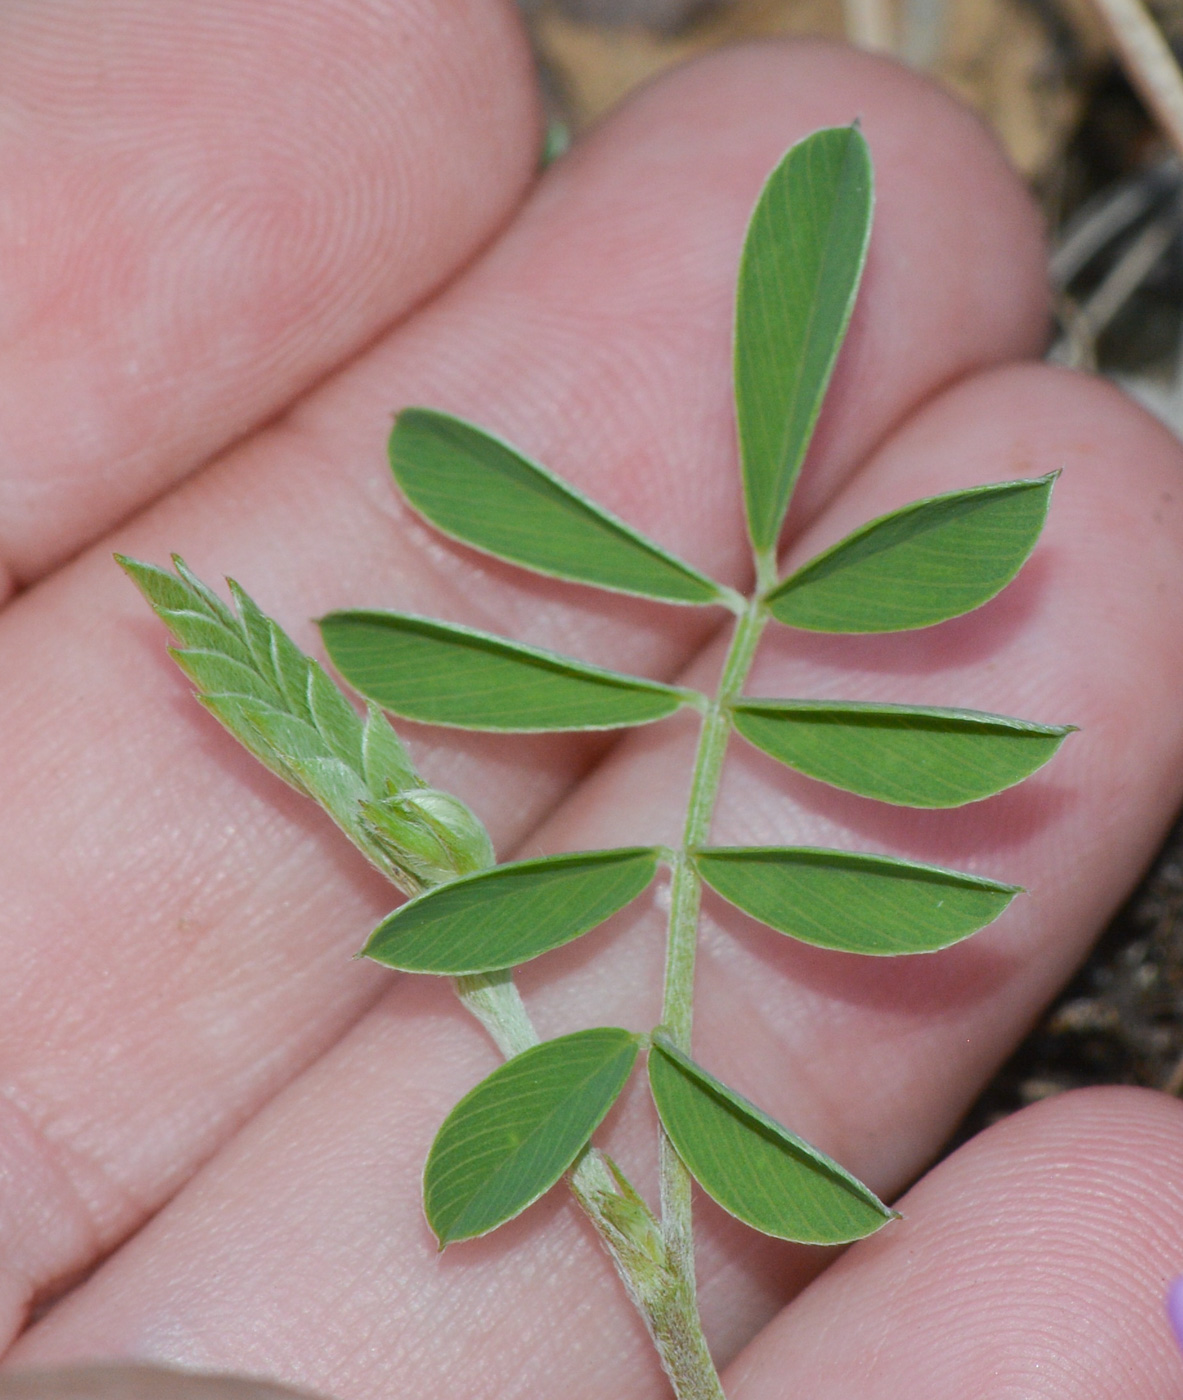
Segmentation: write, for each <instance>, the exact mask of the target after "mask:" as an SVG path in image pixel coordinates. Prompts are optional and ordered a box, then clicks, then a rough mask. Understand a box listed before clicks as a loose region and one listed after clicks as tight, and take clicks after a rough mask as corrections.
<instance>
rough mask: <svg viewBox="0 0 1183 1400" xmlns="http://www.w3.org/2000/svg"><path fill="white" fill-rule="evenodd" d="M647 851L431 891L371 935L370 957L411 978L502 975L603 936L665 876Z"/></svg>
mask: <svg viewBox="0 0 1183 1400" xmlns="http://www.w3.org/2000/svg"><path fill="white" fill-rule="evenodd" d="M657 861H658V852H657V851H656V850H652V849H649V848H648V847H626V848H623V849H621V850H613V851H579V852H575V853H574V854H568V855H558V856H545V857H543V858H542V859H539V860H521V861H515V862H513V863H512V864H509V865H498V866H495V867H494V868H493V869H492V870H485V871H482V872H481V873H480V874H477V875H469V876H466V877H465V878H464V879H460V880H454V881H452V882H451V883H450V884H446V885H441V886H440V888H439V889H435V890H429V891H428V892H427V893H426V894H423V895H420V896H419V898H418V899H413V900H411V901H410V903H408V904H404V905H403V907H402V908H401V909H396V910H395V912H394V913H393V914H391V915H390V916H389V918H387V919H384V920H383V921H382V923H380V924H379V925H378V927H377V928H376V929H375V930H374V932H373V933H372V934H371V935H370V940H369V942H368V943H367V944H366V946H365V948H364V949H363V950H362V951H363V952H364V954H365V956H366V957H367V958H373V959H374V961H375V962H380V963H385V964H386V966H387V967H397V968H399V969H401V970H402V971H403V972H435V973H446V974H447V975H448V976H451V977H458V976H462V975H465V974H470V973H476V972H498V971H500V970H501V969H503V968H508V967H516V966H517V965H518V964H519V963H524V962H528V961H529V960H530V959H531V958H536V957H538V956H539V954H541V953H548V952H550V950H551V949H552V948H559V947H562V945H563V944H564V943H570V942H571V941H572V940H573V939H576V938H579V937H580V936H581V935H582V934H585V933H587V932H589V931H590V930H591V929H593V928H596V927H598V926H599V925H600V924H602V923H603V922H604V920H605V919H607V918H610V917H611V916H612V915H613V914H615V913H616V912H617V910H619V909H623V908H624V906H625V905H626V904H629V903H631V901H632V900H634V899H636V897H637V896H638V895H639V894H640V893H641V891H642V890H644V889H645V888H646V887H647V886H648V885H649V883H650V882H651V881H652V879H653V876H654V875H655V874H656V872H657Z"/></svg>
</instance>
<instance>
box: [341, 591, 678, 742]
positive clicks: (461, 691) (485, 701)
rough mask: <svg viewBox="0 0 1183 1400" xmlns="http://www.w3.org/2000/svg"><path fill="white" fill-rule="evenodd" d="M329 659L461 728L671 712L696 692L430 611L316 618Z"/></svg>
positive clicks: (603, 725)
mask: <svg viewBox="0 0 1183 1400" xmlns="http://www.w3.org/2000/svg"><path fill="white" fill-rule="evenodd" d="M320 630H321V635H322V636H323V637H324V643H325V646H326V648H327V649H328V653H329V655H330V656H331V657H332V659H333V664H334V665H335V666H336V667H337V669H338V670H339V671H340V672H341V674H342V675H343V676H344V677H345V679H346V680H347V681H348V682H349V684H350V685H352V686H354V687H355V688H356V689H358V690H360V691H361V693H362V694H363V695H368V696H369V697H370V699H371V700H374V701H376V702H377V703H378V704H379V705H381V706H382V707H383V708H384V709H387V710H391V711H393V713H394V714H397V715H403V716H404V717H405V718H407V719H417V720H423V721H425V722H426V723H428V724H449V725H454V726H456V727H458V728H460V729H498V730H511V731H515V732H519V733H521V732H528V731H531V730H568V729H618V728H622V727H624V726H627V725H632V724H649V723H650V722H651V721H652V720H655V719H663V718H664V717H665V716H666V715H672V714H673V712H674V711H675V710H676V709H678V707H679V706H680V705H684V704H685V703H686V702H687V701H688V700H695V699H697V698H698V697H697V696H696V695H695V693H694V692H693V691H687V690H681V689H678V688H676V687H674V686H668V685H661V684H660V683H659V682H657V681H649V680H643V679H641V678H640V677H639V676H626V675H622V674H621V673H620V672H618V671H604V670H601V669H600V668H599V667H598V666H590V665H588V664H586V663H585V662H582V661H576V660H574V659H573V658H572V657H568V656H560V655H558V654H557V653H555V652H549V651H539V650H537V649H536V648H534V647H527V646H523V645H521V643H519V642H509V641H506V640H505V638H503V637H495V636H493V635H492V634H491V633H488V632H475V631H473V630H472V629H471V628H468V627H458V626H456V625H454V624H452V623H447V622H435V621H433V620H432V619H431V618H425V617H412V616H409V615H408V614H406V613H394V612H369V611H356V612H335V613H330V614H329V615H328V617H325V618H322V619H321V622H320Z"/></svg>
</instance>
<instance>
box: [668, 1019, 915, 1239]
mask: <svg viewBox="0 0 1183 1400" xmlns="http://www.w3.org/2000/svg"><path fill="white" fill-rule="evenodd" d="M649 1084H650V1087H651V1089H652V1091H653V1100H654V1102H655V1103H656V1105H657V1112H658V1114H659V1115H660V1117H661V1122H662V1126H663V1127H664V1128H665V1130H666V1132H667V1133H668V1134H669V1138H670V1141H671V1142H672V1143H673V1145H674V1147H675V1148H676V1149H677V1152H678V1156H679V1157H681V1159H682V1161H683V1162H685V1164H686V1167H687V1169H688V1170H689V1171H690V1173H691V1175H692V1176H693V1177H694V1178H695V1180H696V1181H697V1182H698V1183H699V1185H700V1186H701V1187H702V1188H703V1190H704V1191H706V1193H707V1195H708V1196H711V1197H713V1198H714V1199H715V1200H716V1201H718V1203H719V1204H720V1205H721V1206H722V1207H723V1209H724V1210H726V1211H729V1212H730V1213H731V1214H732V1215H734V1216H735V1217H736V1218H737V1219H739V1220H742V1221H743V1222H744V1223H745V1224H747V1225H751V1226H752V1227H753V1228H754V1229H756V1230H762V1231H763V1232H764V1234H766V1235H775V1236H777V1237H778V1238H779V1239H782V1240H797V1241H800V1242H801V1243H803V1244H845V1243H846V1242H847V1241H849V1240H858V1239H862V1238H863V1237H864V1236H865V1235H870V1234H872V1233H874V1231H876V1230H878V1229H879V1228H880V1226H882V1225H885V1224H886V1223H887V1222H888V1221H889V1220H891V1219H893V1218H894V1217H895V1212H894V1211H892V1210H889V1209H888V1208H887V1206H885V1205H884V1204H883V1203H882V1201H880V1200H879V1199H878V1197H877V1196H875V1195H874V1193H873V1192H872V1191H870V1190H869V1189H868V1188H867V1187H866V1186H864V1185H863V1184H862V1182H861V1181H858V1180H857V1179H856V1178H855V1177H853V1176H851V1174H850V1173H849V1172H848V1171H846V1170H845V1169H844V1168H842V1167H840V1166H839V1165H838V1163H837V1162H835V1161H833V1160H832V1159H831V1158H829V1157H827V1156H825V1154H824V1153H821V1152H819V1151H818V1150H817V1149H816V1148H814V1147H811V1146H810V1145H809V1143H807V1142H805V1141H804V1140H803V1139H801V1138H799V1137H797V1135H796V1134H795V1133H790V1132H789V1130H788V1129H787V1128H785V1127H782V1126H781V1124H780V1123H778V1122H777V1121H776V1120H775V1119H774V1118H769V1117H768V1115H767V1114H766V1113H762V1112H761V1111H760V1109H758V1108H757V1107H756V1106H755V1104H753V1103H750V1102H749V1101H748V1100H747V1099H745V1098H743V1097H742V1096H741V1095H739V1094H737V1093H736V1092H735V1090H734V1089H729V1088H728V1087H727V1086H726V1085H725V1084H723V1083H721V1082H720V1081H719V1080H718V1079H716V1078H715V1077H714V1076H713V1075H711V1074H708V1073H707V1071H706V1070H705V1069H703V1067H702V1066H701V1065H699V1064H696V1063H695V1062H694V1061H693V1060H692V1059H690V1057H689V1056H688V1055H684V1054H683V1053H682V1052H681V1051H680V1050H678V1049H676V1048H675V1047H674V1045H673V1044H671V1042H670V1041H669V1040H668V1039H667V1038H666V1037H665V1036H664V1035H663V1034H661V1033H660V1032H658V1033H657V1034H656V1035H655V1036H654V1037H653V1048H652V1049H651V1050H650V1052H649Z"/></svg>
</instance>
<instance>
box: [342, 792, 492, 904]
mask: <svg viewBox="0 0 1183 1400" xmlns="http://www.w3.org/2000/svg"><path fill="white" fill-rule="evenodd" d="M361 807H362V824H363V826H364V827H365V829H366V832H367V834H368V835H369V837H370V838H371V839H372V840H373V841H374V843H375V844H376V845H377V846H379V847H380V848H381V850H382V851H383V852H384V854H385V855H386V856H387V857H388V859H390V860H391V861H392V862H393V863H394V864H395V865H397V866H399V867H400V868H401V869H403V870H405V871H407V872H408V873H409V874H410V875H412V876H414V878H415V879H416V880H417V881H418V882H419V883H420V884H421V885H423V886H424V887H425V888H430V887H431V886H433V885H439V884H443V883H444V882H445V881H447V880H454V879H456V878H457V876H459V875H471V874H474V873H475V872H476V871H478V870H487V869H488V868H489V866H491V865H493V864H495V862H496V856H495V855H494V854H493V843H492V842H491V841H490V840H489V833H488V832H487V831H486V830H485V828H484V827H483V826H482V825H481V823H480V822H479V821H478V820H477V818H476V817H475V816H474V815H473V813H472V812H471V811H470V810H469V808H468V807H466V806H465V804H464V803H463V802H461V801H460V799H459V798H458V797H453V796H452V794H451V793H449V792H441V791H440V790H439V789H438V788H411V789H410V790H409V791H406V792H400V793H396V794H393V795H391V796H390V797H387V798H384V799H383V800H382V801H380V802H363V803H362V804H361Z"/></svg>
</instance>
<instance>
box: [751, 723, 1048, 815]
mask: <svg viewBox="0 0 1183 1400" xmlns="http://www.w3.org/2000/svg"><path fill="white" fill-rule="evenodd" d="M733 716H734V720H735V727H736V729H737V730H738V731H739V733H740V734H742V735H743V737H744V738H745V739H747V741H748V742H749V743H751V744H754V745H755V746H756V748H758V749H763V751H764V752H765V753H767V754H771V755H772V757H773V758H775V759H778V760H779V761H780V762H781V763H784V764H786V765H787V766H788V767H789V768H794V769H796V770H797V772H799V773H806V774H808V776H809V777H811V778H817V779H819V780H820V781H821V782H823V783H829V784H830V786H831V787H837V788H842V789H844V790H845V791H846V792H857V793H858V794H859V795H860V796H862V797H873V798H876V799H877V800H878V801H880V802H894V803H896V804H897V805H898V806H901V807H960V806H963V805H964V804H965V803H966V802H977V801H979V800H980V799H981V798H983V797H990V796H992V795H993V794H994V793H996V792H1001V791H1002V790H1003V789H1004V788H1008V787H1013V786H1014V784H1015V783H1021V782H1022V781H1023V779H1024V778H1028V777H1030V775H1031V774H1032V773H1034V772H1035V770H1036V769H1037V768H1041V767H1042V766H1043V764H1045V763H1046V762H1047V761H1048V759H1049V758H1051V756H1052V755H1053V754H1054V753H1055V752H1056V750H1057V749H1058V748H1059V747H1060V745H1061V744H1062V743H1063V742H1064V739H1065V737H1066V736H1067V735H1068V734H1070V733H1071V732H1072V726H1071V725H1049V724H1033V723H1030V722H1028V721H1027V720H1021V719H1011V718H1009V717H1008V716H1006V715H989V714H982V713H979V712H978V711H975V710H948V709H938V708H923V707H915V706H909V705H878V704H870V703H866V702H862V701H857V700H753V699H743V700H740V701H737V702H736V704H735V706H734V708H733Z"/></svg>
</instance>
